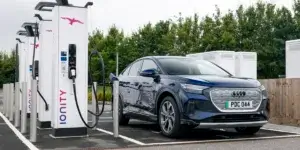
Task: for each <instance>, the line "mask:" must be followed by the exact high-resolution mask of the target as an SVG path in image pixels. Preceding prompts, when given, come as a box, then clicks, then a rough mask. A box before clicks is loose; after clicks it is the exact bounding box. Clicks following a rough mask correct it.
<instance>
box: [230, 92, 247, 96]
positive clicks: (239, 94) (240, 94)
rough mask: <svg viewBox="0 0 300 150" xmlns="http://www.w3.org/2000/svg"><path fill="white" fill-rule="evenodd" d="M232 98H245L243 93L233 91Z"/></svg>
mask: <svg viewBox="0 0 300 150" xmlns="http://www.w3.org/2000/svg"><path fill="white" fill-rule="evenodd" d="M231 96H232V97H244V96H246V92H245V91H233V92H232V93H231Z"/></svg>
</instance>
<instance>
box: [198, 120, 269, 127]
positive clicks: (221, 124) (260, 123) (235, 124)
mask: <svg viewBox="0 0 300 150" xmlns="http://www.w3.org/2000/svg"><path fill="white" fill-rule="evenodd" d="M266 123H268V121H267V120H265V121H250V122H219V123H214V122H212V123H208V122H202V123H200V124H199V126H198V128H235V127H261V126H263V125H264V124H266Z"/></svg>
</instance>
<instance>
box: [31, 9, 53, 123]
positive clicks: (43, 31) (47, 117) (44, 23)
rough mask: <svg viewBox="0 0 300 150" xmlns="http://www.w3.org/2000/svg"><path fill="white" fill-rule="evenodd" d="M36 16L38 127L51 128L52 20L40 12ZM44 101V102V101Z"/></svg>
mask: <svg viewBox="0 0 300 150" xmlns="http://www.w3.org/2000/svg"><path fill="white" fill-rule="evenodd" d="M35 17H37V18H38V19H39V21H40V22H39V28H38V29H39V33H40V37H39V42H40V45H39V47H40V49H39V50H40V52H39V58H40V61H39V66H38V77H39V83H38V93H39V96H38V99H37V102H38V112H39V117H38V123H37V124H38V127H39V128H51V109H50V108H49V107H50V106H49V104H50V102H51V101H52V99H53V98H52V75H53V74H52V57H51V56H52V45H53V42H52V41H53V33H52V21H51V20H44V19H43V18H42V17H41V16H40V15H39V14H36V15H35ZM43 101H44V102H43Z"/></svg>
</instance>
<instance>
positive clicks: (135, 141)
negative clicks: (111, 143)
mask: <svg viewBox="0 0 300 150" xmlns="http://www.w3.org/2000/svg"><path fill="white" fill-rule="evenodd" d="M96 129H97V130H98V131H100V132H104V133H106V134H109V135H114V133H112V132H110V131H107V130H103V129H100V128H96ZM119 137H120V138H122V139H124V140H127V141H130V142H132V143H135V144H138V145H146V144H145V143H143V142H140V141H138V140H135V139H132V138H129V137H127V136H123V135H120V134H119Z"/></svg>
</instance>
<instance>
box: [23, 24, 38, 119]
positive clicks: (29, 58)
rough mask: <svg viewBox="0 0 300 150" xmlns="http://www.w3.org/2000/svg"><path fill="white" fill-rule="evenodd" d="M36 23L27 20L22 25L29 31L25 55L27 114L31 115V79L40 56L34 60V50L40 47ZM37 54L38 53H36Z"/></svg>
mask: <svg viewBox="0 0 300 150" xmlns="http://www.w3.org/2000/svg"><path fill="white" fill-rule="evenodd" d="M35 26H36V23H29V22H25V23H24V24H23V25H22V27H23V28H25V30H26V32H27V39H28V42H27V46H28V50H27V53H26V55H25V70H26V72H25V81H26V82H27V93H28V95H27V116H30V110H31V109H30V108H31V79H32V78H33V66H32V65H33V63H34V61H35V60H38V57H35V59H34V60H33V57H34V56H33V54H34V53H33V51H34V49H38V48H39V44H38V42H35V40H37V39H35V36H37V35H36V33H35V32H36V31H35V30H34V29H35V28H36V27H35ZM36 51H38V50H36ZM35 55H36V54H35Z"/></svg>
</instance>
